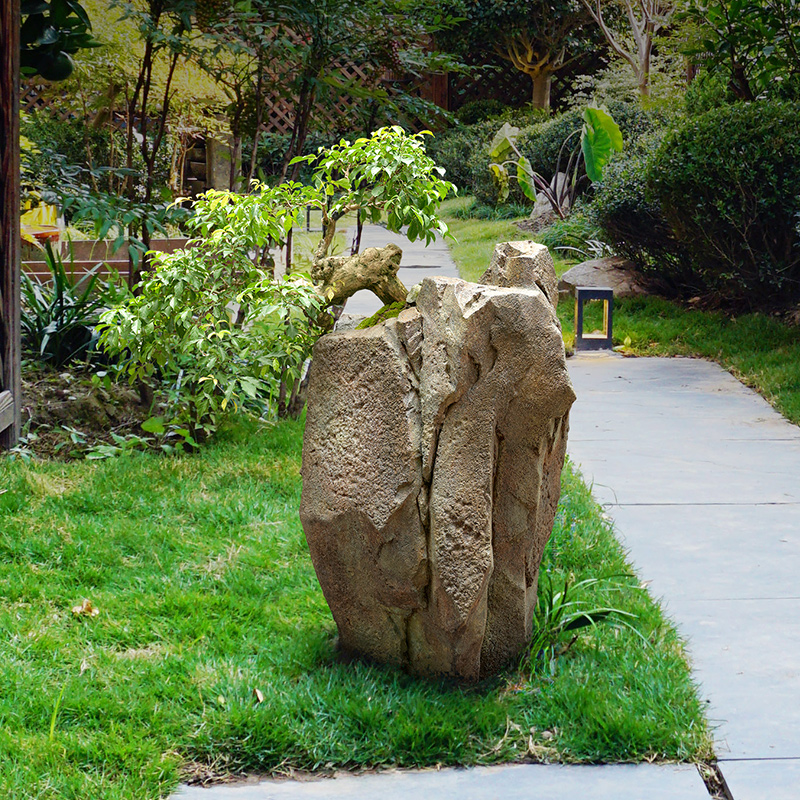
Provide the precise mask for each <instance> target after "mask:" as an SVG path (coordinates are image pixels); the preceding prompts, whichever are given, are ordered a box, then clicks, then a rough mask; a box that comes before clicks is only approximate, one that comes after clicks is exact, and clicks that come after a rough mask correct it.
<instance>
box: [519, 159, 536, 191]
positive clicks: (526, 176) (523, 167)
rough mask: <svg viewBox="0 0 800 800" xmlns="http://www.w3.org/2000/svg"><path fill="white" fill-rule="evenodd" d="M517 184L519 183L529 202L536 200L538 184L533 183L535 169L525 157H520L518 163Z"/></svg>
mask: <svg viewBox="0 0 800 800" xmlns="http://www.w3.org/2000/svg"><path fill="white" fill-rule="evenodd" d="M517 183H519V188H520V189H522V193H523V194H524V195H525V197H527V198H528V200H533V201H535V200H536V184H535V183H534V181H533V167H532V166H531V162H530V161H529V160H528V159H527V158H525V156H520V157H519V161H517Z"/></svg>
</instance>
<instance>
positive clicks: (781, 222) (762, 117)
mask: <svg viewBox="0 0 800 800" xmlns="http://www.w3.org/2000/svg"><path fill="white" fill-rule="evenodd" d="M798 186H800V119H799V118H798V106H797V105H796V104H783V103H774V102H758V103H752V104H736V105H732V106H727V107H723V108H718V109H714V110H713V111H710V112H708V113H707V114H704V115H702V116H699V117H695V118H692V119H689V120H687V121H686V122H685V123H684V124H683V125H682V126H681V127H680V128H679V129H678V130H676V131H674V132H672V133H670V134H668V135H667V136H666V137H665V139H664V141H663V143H662V145H661V147H660V148H659V150H658V152H657V153H656V154H655V156H654V158H653V160H652V162H651V164H650V167H649V170H648V176H647V190H648V191H649V192H650V193H651V194H652V197H653V198H654V200H655V201H656V202H658V203H659V204H660V206H661V208H662V210H663V214H664V217H665V219H666V220H668V222H669V224H670V225H671V227H672V230H673V231H674V234H675V237H676V239H677V240H678V241H680V242H681V243H682V245H683V247H684V248H685V249H686V251H687V252H688V253H689V255H690V257H691V259H692V262H693V268H694V270H695V272H696V274H697V275H698V276H699V277H700V279H701V280H702V282H703V284H704V285H705V286H707V287H708V288H709V289H710V290H713V291H714V292H715V293H719V294H720V295H721V296H722V297H724V298H726V299H729V300H732V301H737V302H741V301H744V302H748V303H749V302H752V303H759V302H763V301H769V300H773V301H774V299H775V292H776V291H781V292H782V293H783V296H782V297H781V299H782V300H784V301H790V300H792V299H794V298H797V297H800V247H799V246H798V245H800V236H799V235H798V226H797V222H798V215H800V199H798V191H797V187H798Z"/></svg>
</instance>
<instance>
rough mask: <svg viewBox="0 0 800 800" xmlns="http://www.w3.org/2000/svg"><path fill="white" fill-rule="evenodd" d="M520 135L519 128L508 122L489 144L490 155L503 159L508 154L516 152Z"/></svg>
mask: <svg viewBox="0 0 800 800" xmlns="http://www.w3.org/2000/svg"><path fill="white" fill-rule="evenodd" d="M518 137H519V128H515V127H514V126H513V125H512V124H511V123H509V122H506V123H505V124H504V125H503V127H502V128H500V130H499V131H497V133H496V134H495V135H494V139H492V143H491V144H490V145H489V157H490V158H494V159H497V160H503V159H504V158H505V157H506V156H507V155H510V154H511V153H514V152H516V149H517V138H518Z"/></svg>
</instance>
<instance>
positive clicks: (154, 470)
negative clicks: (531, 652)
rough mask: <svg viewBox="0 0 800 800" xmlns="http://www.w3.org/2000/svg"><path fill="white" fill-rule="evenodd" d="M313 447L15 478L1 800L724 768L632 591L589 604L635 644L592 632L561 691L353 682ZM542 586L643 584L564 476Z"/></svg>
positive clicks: (2, 668) (382, 678)
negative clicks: (483, 775) (319, 553)
mask: <svg viewBox="0 0 800 800" xmlns="http://www.w3.org/2000/svg"><path fill="white" fill-rule="evenodd" d="M301 439H302V422H282V423H280V424H278V425H276V426H274V427H259V426H257V425H256V424H255V423H251V422H248V421H245V420H239V421H237V422H236V423H235V424H234V425H232V426H230V427H229V428H227V429H226V430H225V431H223V433H222V435H221V436H220V437H219V439H218V440H217V441H216V442H214V443H212V444H210V445H208V446H206V447H204V448H203V450H202V451H201V452H200V453H199V454H197V455H184V456H176V457H158V456H155V455H151V454H135V455H132V456H129V457H124V458H118V459H112V460H107V461H101V462H87V461H73V462H69V463H59V462H52V461H51V462H38V463H37V462H33V463H31V464H25V463H23V462H21V461H20V460H11V459H2V460H0V598H2V600H1V601H0V796H2V797H9V798H15V800H23V798H24V799H27V798H37V799H38V800H44V799H50V798H52V799H53V800H55V799H56V798H58V800H66V799H69V798H74V799H75V800H79V799H80V800H86V798H92V799H93V800H97V799H99V798H126V800H134V798H135V800H143V799H144V798H158V797H162V796H165V795H166V794H167V793H168V792H169V790H171V789H172V788H173V787H174V786H175V785H176V784H177V782H178V780H179V777H180V775H181V774H182V770H185V769H187V768H188V769H189V771H191V770H192V769H197V770H199V771H203V770H211V771H213V772H214V773H216V774H226V773H237V772H240V771H261V772H267V771H270V770H274V769H278V768H283V767H289V766H293V767H298V768H308V769H314V768H328V767H332V766H336V767H347V768H358V767H367V766H383V765H403V766H417V765H433V764H479V763H480V764H485V763H493V762H500V761H509V760H517V759H522V758H526V757H527V758H536V759H554V760H559V759H560V760H566V761H617V760H639V759H644V758H648V759H649V758H659V759H689V760H693V759H704V758H708V757H709V756H710V737H709V732H708V728H707V726H706V723H705V721H704V717H703V713H702V709H701V703H700V701H699V700H698V698H697V695H696V693H695V690H694V687H693V685H692V682H691V678H690V675H689V671H688V669H687V666H686V662H685V660H684V656H683V650H682V645H681V642H680V640H679V638H678V637H677V635H676V633H675V631H674V629H673V628H672V627H671V625H670V624H668V623H667V622H665V620H664V618H663V616H662V614H661V612H660V611H659V609H658V607H657V606H656V605H655V604H654V603H653V602H652V600H650V598H649V597H648V595H647V593H646V592H645V591H644V590H641V589H640V588H639V587H638V586H637V585H636V582H635V580H631V579H629V578H621V577H611V578H610V579H609V580H608V581H604V582H603V583H602V584H601V585H600V586H597V587H592V588H591V590H587V596H586V599H587V602H591V603H593V604H595V605H605V604H608V605H613V606H616V607H619V608H621V609H623V610H628V611H631V612H633V613H635V614H637V615H638V618H639V619H638V623H637V626H638V629H639V632H640V633H639V635H637V634H635V633H633V632H631V631H629V630H626V629H624V628H622V629H618V628H613V627H610V626H599V627H598V628H596V629H589V631H588V633H586V634H585V635H584V636H583V637H582V638H581V639H579V640H578V642H577V643H576V644H575V645H574V646H573V647H572V649H571V650H569V652H567V653H566V654H564V655H563V656H561V657H560V658H559V659H558V660H557V661H556V662H555V669H554V670H553V672H552V673H551V672H550V671H549V670H547V669H545V668H543V667H542V666H541V665H540V666H539V669H538V670H537V671H536V672H535V673H534V674H533V675H531V673H530V670H527V669H522V670H519V669H516V668H512V669H509V671H508V672H507V673H506V674H505V675H503V676H501V677H500V678H499V679H498V680H495V681H490V682H488V683H485V684H482V685H480V686H475V687H457V686H454V685H451V684H448V683H446V682H445V683H437V682H430V681H423V680H417V679H414V678H410V677H408V676H406V675H404V674H402V673H399V672H397V671H395V670H393V669H388V668H380V667H376V666H370V665H366V664H360V663H351V664H342V663H339V662H338V661H337V658H336V653H335V648H334V640H335V626H334V624H333V621H332V619H331V616H330V613H329V611H328V609H327V606H326V604H325V601H324V598H323V596H322V593H321V591H320V589H319V585H318V583H317V581H316V578H315V575H314V571H313V568H312V565H311V562H310V559H309V556H308V551H307V547H306V544H305V539H304V536H303V533H302V530H301V527H300V524H299V521H298V514H297V508H298V503H299V496H300V477H299V459H300V447H301ZM544 568H545V572H546V574H547V575H548V576H549V579H550V580H552V582H553V585H554V586H556V587H559V586H560V585H561V584H563V581H564V580H565V579H566V578H567V577H568V576H569V577H571V578H572V579H573V580H576V581H580V580H582V579H583V578H586V577H592V578H604V577H609V576H620V575H622V574H626V573H628V571H629V570H628V568H627V566H626V564H625V562H624V556H623V553H622V551H621V548H620V546H619V545H618V544H617V542H616V540H615V539H614V537H613V535H612V533H611V531H610V529H609V527H608V525H607V523H606V522H605V521H604V519H603V518H602V516H601V514H600V513H599V510H598V509H597V507H596V506H595V505H594V503H593V502H592V500H591V497H590V495H589V493H588V491H587V489H586V488H585V487H584V486H583V485H582V483H581V482H580V480H579V479H578V478H577V477H576V476H574V475H573V474H572V473H571V472H570V471H569V470H567V471H566V472H565V475H564V494H563V498H562V503H561V506H560V508H559V512H558V516H557V519H556V524H555V529H554V534H553V537H552V539H551V542H550V544H549V546H548V549H547V551H546V555H545V562H544ZM620 586H622V587H624V588H620ZM84 600H86V601H89V602H90V603H91V605H92V607H93V608H95V609H96V610H97V612H98V613H97V614H96V615H95V616H91V615H89V614H76V613H74V612H73V608H74V607H79V606H81V604H82V603H83V601H84Z"/></svg>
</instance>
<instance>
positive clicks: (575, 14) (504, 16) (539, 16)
mask: <svg viewBox="0 0 800 800" xmlns="http://www.w3.org/2000/svg"><path fill="white" fill-rule="evenodd" d="M444 7H445V8H446V10H447V12H448V13H450V14H452V15H453V16H456V17H460V18H461V19H462V21H461V22H460V23H459V24H458V25H457V26H455V27H454V28H453V30H452V32H450V33H445V34H443V35H442V36H440V41H442V42H443V43H444V44H445V45H446V46H448V47H451V48H454V49H455V50H456V52H459V53H461V54H462V55H471V56H475V55H476V54H477V53H479V52H482V51H485V50H486V49H487V48H491V50H493V51H494V53H496V54H497V55H499V56H500V57H501V58H502V59H504V60H505V61H508V62H509V63H510V64H512V66H513V67H514V69H517V70H519V71H520V72H523V73H524V74H525V75H527V76H528V77H529V78H530V79H531V83H532V104H533V107H534V108H544V109H549V108H550V86H551V84H552V80H553V75H555V74H556V73H557V72H559V71H560V70H562V69H564V67H566V66H567V65H568V64H570V63H571V62H573V61H574V60H575V59H576V58H577V57H579V56H580V55H582V54H583V53H585V52H586V50H587V49H588V48H589V47H591V45H592V42H591V41H590V40H589V39H587V36H586V33H585V27H586V23H587V22H588V21H589V15H588V13H587V11H586V9H585V8H584V6H583V5H581V3H580V2H578V0H552V2H548V1H547V0H450V2H448V3H445V5H444Z"/></svg>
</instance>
